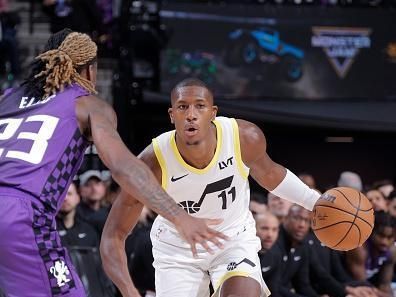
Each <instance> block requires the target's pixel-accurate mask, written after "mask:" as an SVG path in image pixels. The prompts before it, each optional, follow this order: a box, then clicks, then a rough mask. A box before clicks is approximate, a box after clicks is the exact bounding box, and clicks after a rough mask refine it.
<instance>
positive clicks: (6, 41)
mask: <svg viewBox="0 0 396 297" xmlns="http://www.w3.org/2000/svg"><path fill="white" fill-rule="evenodd" d="M19 23H20V18H19V16H18V14H17V13H16V12H12V11H9V5H8V0H0V74H1V76H3V77H6V81H3V82H0V83H2V84H4V86H3V87H0V91H1V88H3V89H5V88H9V87H12V86H13V85H14V84H15V83H16V80H17V79H18V77H19V75H20V72H21V71H20V61H19V48H18V42H17V38H16V34H17V25H18V24H19ZM7 64H8V65H9V67H7V66H6V65H7Z"/></svg>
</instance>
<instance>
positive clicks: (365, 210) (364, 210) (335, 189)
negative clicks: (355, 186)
mask: <svg viewBox="0 0 396 297" xmlns="http://www.w3.org/2000/svg"><path fill="white" fill-rule="evenodd" d="M332 190H334V191H336V192H338V193H340V194H341V195H342V196H344V198H345V199H346V200H347V201H348V202H349V204H350V205H352V206H353V208H355V209H356V206H355V205H353V203H352V202H351V201H349V199H348V197H347V196H346V195H345V194H344V193H343V192H341V191H340V190H338V189H337V188H334V189H332ZM356 192H358V194H359V198H360V192H359V191H356ZM372 209H373V207H371V208H369V209H359V211H363V212H367V211H370V210H372Z"/></svg>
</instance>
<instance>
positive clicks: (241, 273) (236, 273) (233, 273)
mask: <svg viewBox="0 0 396 297" xmlns="http://www.w3.org/2000/svg"><path fill="white" fill-rule="evenodd" d="M234 276H243V277H249V273H247V272H246V271H229V272H227V273H226V274H224V275H223V277H222V278H221V279H220V280H219V282H218V283H217V286H216V290H215V291H214V293H213V295H212V296H215V295H216V293H217V291H218V290H219V289H220V288H221V286H222V285H223V284H224V282H225V281H226V280H227V279H229V278H231V277H234Z"/></svg>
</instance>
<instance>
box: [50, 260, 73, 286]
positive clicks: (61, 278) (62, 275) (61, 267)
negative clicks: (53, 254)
mask: <svg viewBox="0 0 396 297" xmlns="http://www.w3.org/2000/svg"><path fill="white" fill-rule="evenodd" d="M50 272H51V273H52V275H53V276H54V277H55V278H56V281H57V284H58V286H59V287H63V286H64V285H65V284H66V283H68V282H70V279H69V278H68V277H67V276H68V275H69V274H70V271H69V268H68V267H67V265H66V264H65V262H63V261H59V260H58V261H56V262H55V265H54V266H52V267H51V268H50Z"/></svg>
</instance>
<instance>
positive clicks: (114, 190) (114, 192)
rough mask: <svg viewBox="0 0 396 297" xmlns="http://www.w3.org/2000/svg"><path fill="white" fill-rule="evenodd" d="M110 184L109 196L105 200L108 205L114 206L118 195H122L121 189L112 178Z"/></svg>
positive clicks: (108, 188)
mask: <svg viewBox="0 0 396 297" xmlns="http://www.w3.org/2000/svg"><path fill="white" fill-rule="evenodd" d="M109 183H110V184H109V186H108V187H107V194H106V198H105V200H106V204H107V205H112V204H113V202H114V201H115V199H116V198H117V196H118V194H119V193H120V190H121V188H120V186H119V185H118V184H117V183H116V182H115V180H114V179H112V178H110V179H109Z"/></svg>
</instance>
